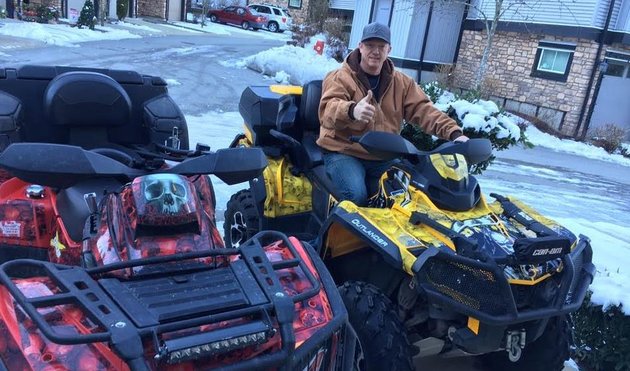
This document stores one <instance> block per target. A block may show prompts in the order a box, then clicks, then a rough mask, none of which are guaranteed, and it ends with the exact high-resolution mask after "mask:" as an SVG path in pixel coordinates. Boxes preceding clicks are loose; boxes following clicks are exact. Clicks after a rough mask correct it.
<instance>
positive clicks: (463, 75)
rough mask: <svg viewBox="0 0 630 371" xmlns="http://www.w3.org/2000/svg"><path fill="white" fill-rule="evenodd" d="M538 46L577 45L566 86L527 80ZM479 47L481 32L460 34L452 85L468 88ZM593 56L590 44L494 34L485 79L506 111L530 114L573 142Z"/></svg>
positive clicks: (564, 38)
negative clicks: (552, 43) (502, 100)
mask: <svg viewBox="0 0 630 371" xmlns="http://www.w3.org/2000/svg"><path fill="white" fill-rule="evenodd" d="M541 40H545V41H561V42H571V43H575V44H576V48H575V53H574V55H573V63H572V64H571V67H570V73H569V75H568V77H567V81H566V82H560V81H553V80H547V79H544V78H539V77H532V76H530V75H531V72H532V67H533V65H534V60H535V56H536V49H537V47H538V42H539V41H541ZM484 45H485V35H483V33H482V32H478V31H464V34H463V37H462V42H461V48H460V52H459V56H458V60H457V67H456V73H455V79H456V80H455V83H456V85H458V86H460V87H463V88H470V87H471V86H472V83H473V81H474V78H475V72H476V71H477V68H478V67H479V61H480V60H481V55H482V53H483V46H484ZM596 52H597V43H596V42H595V41H591V40H582V39H578V38H567V37H554V36H545V35H532V34H523V33H517V32H497V33H496V34H495V39H494V45H493V49H492V53H491V56H490V60H489V63H488V70H487V73H486V77H487V78H488V79H489V81H488V83H489V85H490V86H492V90H493V91H494V93H493V94H494V95H496V96H497V97H500V98H507V99H508V102H509V104H507V105H506V106H507V108H508V109H510V110H515V111H527V112H526V113H528V114H529V113H533V114H534V115H535V116H537V117H538V118H539V119H541V120H542V121H545V122H546V123H548V124H549V125H550V126H551V127H552V128H554V129H555V130H557V131H559V132H560V133H562V134H564V135H567V136H573V135H574V131H575V128H576V126H577V125H578V119H579V116H580V111H581V108H582V104H583V102H584V97H585V95H586V88H587V86H588V82H589V79H590V75H591V72H592V69H593V66H594V64H595V63H594V60H595V54H596ZM597 74H599V72H597ZM595 78H597V75H596V76H595ZM591 90H593V89H591ZM590 95H592V91H591V93H590ZM589 101H590V99H589ZM540 107H542V109H541V108H540ZM587 107H588V106H587ZM521 108H522V109H521ZM530 116H532V115H531V114H530Z"/></svg>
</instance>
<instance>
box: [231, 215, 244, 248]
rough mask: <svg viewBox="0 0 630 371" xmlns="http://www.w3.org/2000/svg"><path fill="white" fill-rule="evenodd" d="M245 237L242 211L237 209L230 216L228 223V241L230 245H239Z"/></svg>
mask: <svg viewBox="0 0 630 371" xmlns="http://www.w3.org/2000/svg"><path fill="white" fill-rule="evenodd" d="M246 239H247V224H245V219H244V218H243V213H241V212H240V211H237V212H235V213H234V216H233V217H232V224H230V243H231V244H232V247H235V248H236V247H239V246H241V244H242V243H243V242H245V241H246Z"/></svg>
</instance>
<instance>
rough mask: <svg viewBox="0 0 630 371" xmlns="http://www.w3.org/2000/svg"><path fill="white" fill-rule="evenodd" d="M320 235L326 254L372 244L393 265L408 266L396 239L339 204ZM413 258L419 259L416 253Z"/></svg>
mask: <svg viewBox="0 0 630 371" xmlns="http://www.w3.org/2000/svg"><path fill="white" fill-rule="evenodd" d="M343 204H344V203H341V204H340V205H343ZM320 239H321V241H322V245H321V248H320V249H321V250H320V254H321V255H322V256H323V257H324V258H326V257H331V258H336V257H339V256H342V255H346V254H349V253H352V252H355V251H358V250H360V249H362V248H365V247H366V246H370V247H372V248H373V249H374V250H375V251H376V252H378V253H379V254H380V255H381V256H382V258H383V260H384V261H385V262H387V263H388V264H389V265H391V266H393V267H394V268H396V269H401V268H404V261H403V256H402V254H401V251H400V249H399V248H398V246H397V245H396V244H395V243H394V241H392V240H391V239H390V238H389V237H387V236H386V235H385V234H384V233H382V232H381V231H380V230H379V229H378V228H377V227H376V226H374V225H372V224H371V223H370V222H369V221H368V220H367V219H365V218H364V217H362V216H361V215H359V214H358V213H354V212H348V211H347V210H345V209H344V208H343V207H339V205H338V206H337V207H335V209H333V211H332V212H331V214H330V216H329V217H328V219H327V220H326V222H325V224H324V226H323V227H322V230H321V232H320ZM409 255H411V254H409ZM412 258H414V259H415V257H413V255H412Z"/></svg>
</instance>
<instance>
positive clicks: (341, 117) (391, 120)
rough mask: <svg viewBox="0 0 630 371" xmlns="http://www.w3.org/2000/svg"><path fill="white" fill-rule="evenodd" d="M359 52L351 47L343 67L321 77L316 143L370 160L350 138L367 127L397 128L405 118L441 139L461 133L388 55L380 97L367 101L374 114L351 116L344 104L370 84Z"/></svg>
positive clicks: (362, 94)
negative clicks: (366, 117) (363, 119)
mask: <svg viewBox="0 0 630 371" xmlns="http://www.w3.org/2000/svg"><path fill="white" fill-rule="evenodd" d="M360 58H361V57H360V54H359V49H355V50H354V51H353V52H352V53H350V55H348V57H347V58H346V60H345V62H344V63H343V65H342V66H341V68H339V69H337V70H335V71H332V72H330V73H329V74H328V75H327V76H326V78H325V79H324V82H323V86H322V99H321V101H320V104H319V120H320V131H319V139H318V140H317V144H318V145H319V146H320V147H322V148H324V149H326V150H328V151H332V152H339V153H344V154H347V155H351V156H356V157H359V158H363V159H368V160H374V159H376V158H375V157H374V156H371V155H369V154H368V153H367V151H366V150H365V149H364V148H363V147H361V146H360V145H359V144H358V143H352V142H350V141H349V139H348V138H349V137H350V136H360V135H362V134H365V133H366V132H368V131H385V132H390V133H400V130H401V126H402V122H403V119H404V120H406V121H407V122H409V123H412V124H415V125H419V126H420V128H421V129H422V130H423V131H424V132H425V133H427V134H431V135H435V136H437V137H439V138H442V139H447V140H452V139H455V138H456V137H457V136H459V135H461V132H462V129H461V128H460V127H459V126H458V125H457V124H456V123H455V121H453V120H452V119H451V118H450V117H448V116H447V115H446V114H444V113H443V112H441V111H440V110H438V109H437V108H435V107H434V106H433V103H432V102H431V100H430V99H429V98H428V97H427V95H426V94H424V92H423V91H422V90H421V89H420V87H419V86H418V84H416V83H415V81H413V80H412V79H411V78H410V77H409V76H407V75H405V74H403V73H402V72H400V71H396V70H395V69H394V64H393V62H392V61H391V60H390V59H387V60H386V61H385V63H384V65H383V69H382V70H381V75H380V80H379V86H378V88H377V89H378V91H379V93H380V94H378V96H379V101H375V100H374V99H373V100H372V102H371V104H372V105H374V107H375V108H376V113H375V115H374V118H373V119H372V121H370V122H367V123H366V122H360V121H356V120H353V119H351V118H350V115H349V113H348V110H349V109H350V107H354V105H355V104H356V103H357V102H359V101H360V100H361V99H362V98H364V97H365V96H366V95H367V92H368V89H369V86H370V84H369V81H368V79H367V76H366V75H365V73H364V72H363V70H362V69H361V68H360V67H359V62H360ZM375 96H376V94H375Z"/></svg>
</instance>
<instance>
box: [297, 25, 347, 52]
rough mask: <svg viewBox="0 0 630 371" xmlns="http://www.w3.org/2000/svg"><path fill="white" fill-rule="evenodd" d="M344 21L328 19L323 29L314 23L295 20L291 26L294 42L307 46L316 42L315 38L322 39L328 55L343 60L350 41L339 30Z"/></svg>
mask: <svg viewBox="0 0 630 371" xmlns="http://www.w3.org/2000/svg"><path fill="white" fill-rule="evenodd" d="M342 22H343V21H341V20H339V19H337V18H331V19H328V20H326V21H325V22H324V27H323V29H320V28H319V27H318V26H317V25H316V24H312V23H299V22H294V23H293V26H291V32H292V36H291V38H292V40H293V44H295V46H299V47H302V48H306V47H308V45H309V44H311V43H313V44H314V39H317V40H321V41H323V42H324V52H325V53H326V55H327V56H328V57H329V58H333V59H335V60H336V61H338V62H341V61H343V59H344V58H345V57H346V55H347V54H348V42H347V40H344V36H343V35H342V34H341V31H339V28H340V27H342V26H340V24H341V25H343V23H342Z"/></svg>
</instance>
